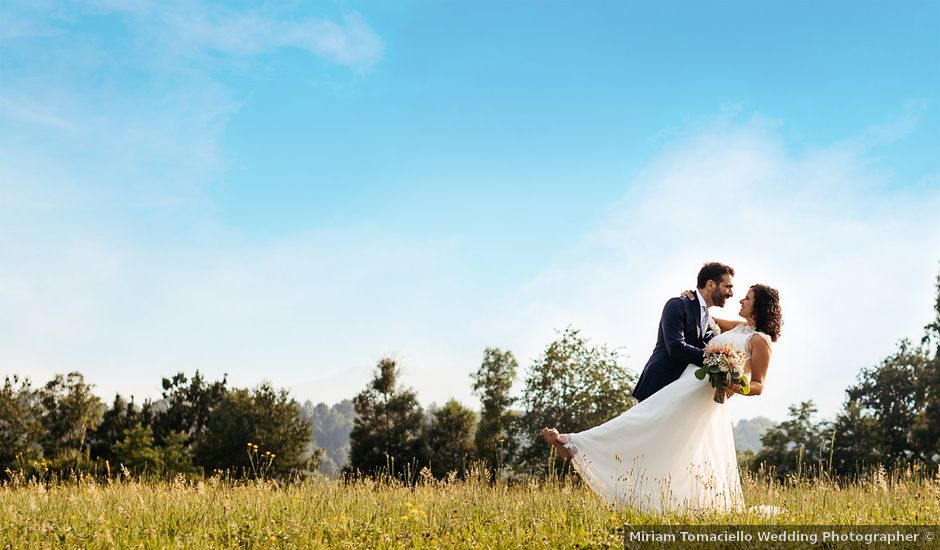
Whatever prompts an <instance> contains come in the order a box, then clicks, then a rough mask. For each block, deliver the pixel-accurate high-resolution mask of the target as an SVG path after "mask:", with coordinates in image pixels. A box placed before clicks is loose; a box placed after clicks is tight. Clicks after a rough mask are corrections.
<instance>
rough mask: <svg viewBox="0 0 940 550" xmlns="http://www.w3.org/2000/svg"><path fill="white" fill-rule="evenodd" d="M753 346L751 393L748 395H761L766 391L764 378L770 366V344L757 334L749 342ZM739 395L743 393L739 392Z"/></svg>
mask: <svg viewBox="0 0 940 550" xmlns="http://www.w3.org/2000/svg"><path fill="white" fill-rule="evenodd" d="M748 344H749V345H750V346H751V381H750V386H751V388H750V389H751V391H750V392H748V394H747V395H760V394H761V392H762V391H764V377H765V376H767V367H769V366H770V344H768V343H767V340H765V339H764V338H763V337H762V336H760V335H757V334H755V335H754V336H751V339H750V340H749V341H748ZM738 393H741V392H740V390H738Z"/></svg>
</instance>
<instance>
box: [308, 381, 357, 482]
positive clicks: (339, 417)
mask: <svg viewBox="0 0 940 550" xmlns="http://www.w3.org/2000/svg"><path fill="white" fill-rule="evenodd" d="M300 410H301V412H300V414H301V416H303V417H304V418H309V419H311V420H312V421H313V443H312V444H313V447H314V448H318V449H323V451H324V453H323V458H322V460H321V461H320V467H319V468H318V471H319V472H320V473H322V474H326V475H328V476H332V477H335V476H337V475H339V472H340V470H341V469H342V468H343V466H345V465H346V462H347V461H348V460H349V432H351V431H352V426H353V419H354V418H355V417H356V412H355V411H354V410H353V404H352V401H350V400H349V399H345V400H343V401H340V402H339V403H335V404H334V405H333V406H328V405H327V404H326V403H319V404H317V405H316V406H314V405H313V403H311V402H310V401H307V402H306V403H304V404H303V407H301V409H300Z"/></svg>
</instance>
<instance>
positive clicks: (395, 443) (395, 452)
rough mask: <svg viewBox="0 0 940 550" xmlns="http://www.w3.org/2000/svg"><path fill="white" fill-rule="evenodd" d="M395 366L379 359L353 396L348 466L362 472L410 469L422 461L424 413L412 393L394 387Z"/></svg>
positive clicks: (393, 471) (396, 372)
mask: <svg viewBox="0 0 940 550" xmlns="http://www.w3.org/2000/svg"><path fill="white" fill-rule="evenodd" d="M398 374H399V372H398V367H397V366H396V364H395V361H394V360H393V359H390V358H387V357H386V358H383V359H381V360H379V363H378V366H377V367H376V372H375V377H374V378H373V379H372V382H370V383H369V386H368V387H366V389H364V390H363V391H362V392H360V393H359V395H357V396H356V397H355V398H354V399H353V407H354V408H355V410H356V419H355V421H354V422H353V429H352V432H351V433H350V434H349V443H350V452H349V459H350V465H349V468H348V470H350V471H352V472H355V471H358V472H361V473H364V474H366V475H376V474H380V473H383V472H384V473H388V474H390V475H400V474H404V473H408V469H410V470H411V472H412V473H413V472H414V471H415V470H416V469H417V468H418V467H419V465H421V464H424V463H425V461H426V454H427V453H426V448H425V444H424V441H423V439H422V434H423V432H424V415H423V413H422V410H421V406H420V405H419V404H418V399H417V397H416V396H415V393H414V392H413V391H412V390H410V389H404V388H399V387H397V385H396V384H397V379H398Z"/></svg>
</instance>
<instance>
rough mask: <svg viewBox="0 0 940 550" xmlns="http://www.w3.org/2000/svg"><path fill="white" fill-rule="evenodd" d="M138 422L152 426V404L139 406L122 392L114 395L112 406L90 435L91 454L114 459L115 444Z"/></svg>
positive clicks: (95, 457)
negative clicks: (125, 397)
mask: <svg viewBox="0 0 940 550" xmlns="http://www.w3.org/2000/svg"><path fill="white" fill-rule="evenodd" d="M138 424H144V425H146V426H148V428H149V426H150V404H149V403H144V406H143V407H142V408H138V407H137V405H136V404H135V403H134V398H133V397H131V399H130V400H129V401H128V400H125V399H124V398H123V397H121V395H120V394H117V395H115V396H114V401H113V402H112V403H111V406H110V407H109V408H107V409H105V411H104V414H103V415H102V418H101V423H99V424H98V426H97V427H96V428H95V429H94V430H92V432H91V433H90V434H89V436H88V440H89V446H90V448H91V456H92V458H94V459H100V460H108V461H113V460H114V458H115V456H114V445H115V444H116V443H117V442H118V441H120V440H121V439H123V438H124V436H125V432H126V431H127V430H128V429H130V428H133V427H134V426H136V425H138Z"/></svg>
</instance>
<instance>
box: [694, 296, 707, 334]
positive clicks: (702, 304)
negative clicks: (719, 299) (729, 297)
mask: <svg viewBox="0 0 940 550" xmlns="http://www.w3.org/2000/svg"><path fill="white" fill-rule="evenodd" d="M695 295H696V296H697V297H698V305H699V308H700V309H701V311H702V316H701V318H699V321H698V326H699V329H701V331H702V336H705V330H706V329H707V328H708V305H706V304H705V298H703V297H702V293H701V292H699V291H698V289H697V288H696V289H695Z"/></svg>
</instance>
